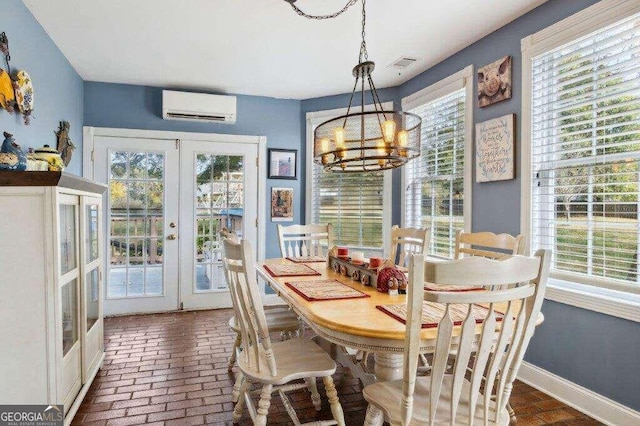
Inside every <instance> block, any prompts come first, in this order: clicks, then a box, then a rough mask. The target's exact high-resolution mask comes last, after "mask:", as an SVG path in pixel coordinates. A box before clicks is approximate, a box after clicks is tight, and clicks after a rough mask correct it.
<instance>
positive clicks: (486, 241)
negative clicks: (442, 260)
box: [453, 230, 525, 259]
mask: <svg viewBox="0 0 640 426" xmlns="http://www.w3.org/2000/svg"><path fill="white" fill-rule="evenodd" d="M524 249H525V240H524V235H522V234H518V235H516V236H515V237H514V236H513V235H509V234H494V233H493V232H463V231H461V230H458V232H456V241H455V249H454V255H453V258H454V259H460V258H462V257H465V256H466V257H468V256H482V257H488V258H490V259H500V258H503V257H506V256H511V255H514V254H524Z"/></svg>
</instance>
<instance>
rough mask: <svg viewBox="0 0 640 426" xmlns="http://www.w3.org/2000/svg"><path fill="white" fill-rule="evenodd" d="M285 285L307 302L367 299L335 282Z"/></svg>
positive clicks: (353, 289) (304, 282)
mask: <svg viewBox="0 0 640 426" xmlns="http://www.w3.org/2000/svg"><path fill="white" fill-rule="evenodd" d="M285 284H286V285H287V286H288V287H289V288H290V289H292V290H293V291H295V292H296V293H298V294H299V295H300V296H302V297H304V299H305V300H307V301H309V302H316V301H320V300H341V299H356V298H360V297H369V295H368V294H366V293H363V292H361V291H358V290H356V289H355V288H351V287H349V286H348V285H346V284H342V283H341V282H340V281H337V280H315V281H296V282H291V283H285Z"/></svg>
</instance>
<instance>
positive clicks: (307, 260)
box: [287, 256, 327, 263]
mask: <svg viewBox="0 0 640 426" xmlns="http://www.w3.org/2000/svg"><path fill="white" fill-rule="evenodd" d="M287 259H288V260H290V261H292V262H294V263H313V262H326V261H327V258H326V257H323V256H306V257H287Z"/></svg>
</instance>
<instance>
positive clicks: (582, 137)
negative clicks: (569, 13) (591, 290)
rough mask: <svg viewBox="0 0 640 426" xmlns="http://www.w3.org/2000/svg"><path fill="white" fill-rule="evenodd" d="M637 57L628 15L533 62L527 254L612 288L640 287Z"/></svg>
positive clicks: (638, 37)
mask: <svg viewBox="0 0 640 426" xmlns="http://www.w3.org/2000/svg"><path fill="white" fill-rule="evenodd" d="M639 55H640V15H635V16H632V17H630V18H628V19H625V20H623V21H620V22H618V23H617V24H615V25H613V26H610V27H608V28H604V29H601V30H599V31H596V32H594V33H592V34H590V35H588V36H587V37H582V38H581V39H579V40H576V41H574V42H572V43H569V44H567V45H565V46H562V47H560V48H558V49H554V50H553V51H549V52H547V53H545V54H542V55H539V56H538V57H536V58H534V59H533V61H532V83H531V84H532V86H531V89H532V90H531V92H532V100H531V108H532V121H531V123H532V128H531V138H532V139H531V147H532V148H531V149H532V151H531V155H532V159H531V160H532V162H531V165H532V172H533V179H532V205H531V208H532V214H531V220H532V223H531V239H532V241H531V244H532V248H533V249H534V250H535V249H538V248H546V249H550V250H552V253H553V260H552V269H553V270H554V271H555V272H556V273H560V274H569V275H571V276H572V277H576V279H575V280H576V281H581V282H584V283H590V284H600V285H607V286H613V287H614V288H620V289H628V288H629V286H633V287H635V288H637V286H638V283H639V276H638V250H639V247H640V245H639V241H640V240H639V236H640V234H639V232H638V229H639V226H640V222H639V221H638V207H639V202H640V199H639V196H638V195H639V190H640V186H639V182H640V180H639V177H640V168H639V167H638V163H639V161H640V56H639ZM607 283H612V284H607Z"/></svg>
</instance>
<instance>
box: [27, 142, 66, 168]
mask: <svg viewBox="0 0 640 426" xmlns="http://www.w3.org/2000/svg"><path fill="white" fill-rule="evenodd" d="M31 157H32V158H33V159H36V160H44V161H46V162H47V163H49V170H50V171H54V172H60V171H62V170H64V161H62V157H60V153H59V152H58V151H56V149H55V148H52V147H50V146H49V145H45V146H43V147H42V148H38V149H36V151H35V153H33V154H31Z"/></svg>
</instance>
